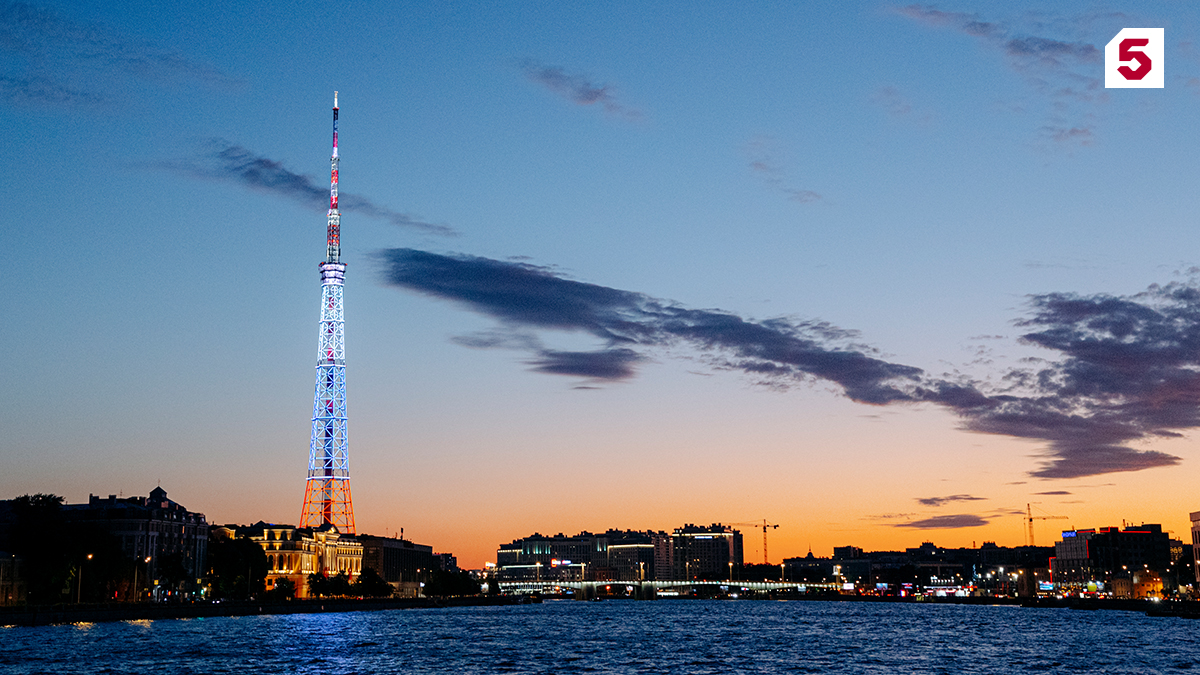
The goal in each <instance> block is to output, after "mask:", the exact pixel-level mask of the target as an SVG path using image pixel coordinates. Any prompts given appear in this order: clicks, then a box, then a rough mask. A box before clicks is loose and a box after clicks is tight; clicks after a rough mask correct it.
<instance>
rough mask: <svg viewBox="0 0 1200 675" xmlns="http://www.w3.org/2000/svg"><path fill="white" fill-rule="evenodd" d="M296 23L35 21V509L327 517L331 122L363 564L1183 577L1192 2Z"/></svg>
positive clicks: (25, 306) (502, 14)
mask: <svg viewBox="0 0 1200 675" xmlns="http://www.w3.org/2000/svg"><path fill="white" fill-rule="evenodd" d="M269 4H270V6H268V7H261V6H257V5H255V4H254V3H250V4H247V3H240V2H239V3H233V2H226V1H224V0H209V1H206V2H190V1H183V2H177V3H161V2H145V1H141V0H127V1H125V2H120V3H110V2H91V3H82V2H78V3H75V2H38V3H37V4H23V3H4V4H2V5H0V120H2V121H3V124H4V128H5V130H6V134H5V138H6V141H7V144H6V151H7V154H8V157H9V161H8V166H9V169H8V171H7V174H6V175H7V180H5V181H3V183H2V184H0V197H2V198H3V202H4V204H5V205H6V216H5V217H4V219H3V226H2V227H0V248H2V250H3V251H5V253H6V255H7V256H8V259H9V263H8V264H7V266H6V274H5V278H6V279H7V291H6V294H5V298H6V303H5V318H4V320H3V321H0V345H3V347H4V350H5V352H6V353H7V354H8V360H7V365H6V367H5V368H4V369H3V370H2V371H0V383H2V384H3V386H2V389H0V391H2V392H3V393H2V394H0V429H2V430H3V433H2V434H0V469H2V470H0V498H12V497H15V496H18V495H21V494H25V493H33V492H52V493H56V494H61V495H64V496H65V497H66V498H67V501H68V502H72V503H74V502H81V501H85V500H86V499H87V497H88V495H89V494H99V495H108V494H123V495H126V496H130V495H146V494H147V493H148V492H149V491H150V490H151V489H153V488H154V487H155V486H156V485H160V484H161V485H162V487H163V488H164V489H166V490H167V492H168V494H169V496H170V497H171V498H172V499H174V500H176V501H178V502H180V503H182V504H183V505H184V506H186V507H188V508H189V509H192V510H196V511H201V512H203V513H205V514H206V516H207V518H208V520H209V522H210V523H243V524H248V523H252V522H255V521H258V520H264V521H268V522H277V523H296V522H297V521H298V520H299V516H300V508H301V502H302V499H303V494H304V478H305V476H306V472H307V466H308V444H309V432H310V422H309V419H310V415H311V411H312V397H313V365H314V363H315V359H316V344H317V330H316V329H317V320H318V316H319V301H320V292H321V291H320V278H319V274H318V270H317V263H318V262H319V261H321V260H323V258H324V254H325V241H324V231H325V213H324V209H325V208H326V206H327V198H328V181H329V174H328V171H329V154H330V132H331V129H330V126H331V112H330V108H331V105H332V102H333V91H334V90H338V91H339V92H340V94H339V98H340V106H341V110H340V117H341V119H340V138H339V148H340V154H341V158H342V159H341V177H340V186H341V191H342V221H341V222H342V242H343V243H342V246H343V248H342V260H343V262H346V263H347V264H348V270H347V273H346V290H345V310H346V320H347V324H346V352H347V381H348V385H347V390H348V401H349V404H348V409H349V418H350V422H349V438H350V468H351V477H352V479H351V485H352V490H353V494H354V507H355V512H356V517H357V524H358V530H359V532H367V533H373V534H391V533H393V532H398V531H399V530H400V528H402V527H403V528H404V532H405V537H406V538H411V539H414V540H416V541H418V542H421V543H425V544H430V545H432V546H434V548H435V549H436V550H437V551H451V552H454V553H456V554H457V555H458V556H459V561H460V564H461V565H463V566H464V567H478V566H481V565H482V563H483V562H484V561H485V560H494V559H495V557H494V556H495V549H496V546H497V545H498V544H500V543H504V542H508V541H511V540H512V539H514V538H518V537H523V536H527V535H529V534H532V533H533V532H535V531H536V532H541V533H543V534H554V533H558V532H563V533H566V534H573V533H576V532H578V531H580V530H585V529H586V530H591V531H596V530H604V529H607V528H610V527H615V528H622V529H624V528H631V529H654V530H659V529H662V530H670V529H672V528H674V527H678V526H680V525H683V524H684V523H702V524H707V523H712V522H718V521H719V522H726V523H729V522H748V521H757V520H762V519H764V518H765V519H768V520H769V521H771V522H773V523H778V524H779V526H780V527H779V529H777V530H772V532H771V535H770V536H771V540H770V553H771V559H772V562H778V561H779V559H780V558H781V557H785V556H797V555H804V554H805V553H807V551H808V550H809V548H810V547H811V549H812V551H813V552H814V554H816V555H829V554H830V553H831V550H832V547H833V546H844V545H854V546H859V547H862V548H866V549H891V548H904V547H910V546H917V545H919V544H920V543H921V542H923V541H933V542H934V543H936V544H938V545H941V546H972V545H979V544H981V543H983V542H984V541H995V542H996V543H998V544H1000V545H1005V546H1015V545H1020V544H1022V543H1024V541H1025V535H1024V529H1023V518H1022V515H1021V514H1023V513H1024V511H1025V508H1026V504H1027V503H1032V504H1033V509H1034V511H1035V515H1040V516H1046V515H1055V516H1066V517H1067V518H1066V519H1064V520H1049V521H1038V523H1037V524H1036V537H1037V543H1038V544H1050V543H1052V542H1053V541H1055V540H1057V538H1058V537H1057V533H1058V532H1059V531H1060V530H1062V529H1067V528H1068V527H1078V528H1087V527H1097V526H1108V525H1120V524H1121V522H1122V521H1127V522H1132V523H1142V522H1152V523H1162V524H1163V526H1164V527H1165V528H1166V529H1168V530H1171V531H1173V532H1174V534H1175V536H1176V537H1180V538H1183V539H1185V540H1186V539H1190V537H1189V535H1188V534H1187V529H1188V527H1189V523H1188V512H1190V511H1196V510H1200V496H1198V495H1197V493H1196V490H1195V485H1196V482H1197V481H1196V479H1197V476H1198V472H1200V445H1198V443H1200V441H1198V440H1197V439H1198V432H1197V428H1200V269H1198V268H1200V228H1198V227H1197V225H1198V223H1197V221H1198V216H1197V214H1198V213H1200V189H1198V188H1197V185H1196V181H1197V178H1198V177H1200V125H1198V124H1197V120H1198V115H1197V110H1198V108H1200V6H1198V5H1193V4H1189V3H1178V2H1171V3H1167V2H1136V3H1135V2H1130V1H1125V2H1118V3H1111V4H1089V3H1072V4H1070V5H1059V4H1054V5H1051V4H1048V3H1024V2H1013V3H1003V4H997V3H988V2H947V3H939V4H921V5H907V4H903V3H900V4H892V3H886V2H864V3H859V4H854V3H846V2H779V3H738V2H677V3H675V2H661V3H594V4H590V5H588V4H584V3H558V2H545V3H535V2H527V3H517V2H488V3H476V2H463V3H452V2H402V3H394V2H367V1H360V0H354V1H352V2H317V1H305V0H300V1H297V2H289V3H269ZM1051 7H1053V8H1054V9H1050V8H1051ZM1063 7H1065V8H1066V9H1065V10H1063V9H1060V8H1063ZM1124 27H1162V28H1165V59H1164V63H1163V64H1160V66H1161V67H1163V68H1164V72H1165V86H1164V88H1162V89H1107V90H1106V89H1105V88H1104V75H1103V56H1104V45H1105V44H1106V43H1107V42H1108V41H1109V40H1110V39H1111V38H1112V37H1113V36H1115V35H1116V34H1117V32H1118V31H1120V30H1121V29H1122V28H1124ZM746 529H747V536H746V546H745V549H746V557H747V559H748V560H756V559H757V560H761V556H762V550H761V547H762V543H761V534H760V533H757V532H756V531H754V530H752V529H749V528H746Z"/></svg>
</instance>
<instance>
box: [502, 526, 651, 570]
mask: <svg viewBox="0 0 1200 675" xmlns="http://www.w3.org/2000/svg"><path fill="white" fill-rule="evenodd" d="M670 543H671V538H670V535H668V534H666V533H665V532H652V531H645V532H643V531H637V530H608V531H607V532H604V533H602V534H593V533H591V532H580V533H579V534H577V535H574V536H567V535H564V534H562V533H559V534H556V535H554V536H546V535H542V534H536V533H535V534H533V535H532V536H529V537H525V538H522V539H515V540H513V541H512V542H511V543H508V544H502V545H501V546H500V547H499V548H498V550H497V551H496V572H495V575H496V578H497V579H498V580H500V581H580V580H588V581H651V580H655V579H669V578H670V561H671V559H672V558H671V549H670ZM664 575H666V576H664Z"/></svg>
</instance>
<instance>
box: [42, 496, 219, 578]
mask: <svg viewBox="0 0 1200 675" xmlns="http://www.w3.org/2000/svg"><path fill="white" fill-rule="evenodd" d="M62 515H63V520H64V521H66V522H67V523H76V524H86V525H89V526H93V527H97V528H99V529H101V530H103V531H105V532H107V533H108V534H110V535H111V536H113V537H115V538H116V539H117V540H118V541H119V543H120V548H121V552H122V553H123V554H124V555H125V556H126V557H127V558H128V559H130V560H133V561H135V562H134V564H136V565H142V564H144V565H145V568H144V570H145V576H143V577H142V579H141V581H140V582H139V584H138V585H139V587H140V586H142V585H143V583H144V584H146V585H147V586H150V588H151V589H152V591H153V592H154V593H155V594H156V595H158V596H161V595H164V594H166V593H169V592H175V591H177V590H179V589H178V588H167V586H168V585H169V584H167V583H166V582H167V580H166V579H165V578H164V576H163V572H166V574H167V575H168V576H169V575H170V572H169V571H167V570H168V569H175V570H178V569H180V568H181V569H182V570H183V572H185V573H186V574H187V577H186V579H180V580H174V584H175V585H179V586H186V587H190V586H192V584H191V583H190V581H191V580H192V579H197V578H199V577H201V576H203V574H204V570H205V566H204V564H205V557H206V554H207V550H208V523H207V521H205V519H204V514H203V513H196V512H194V511H188V510H187V509H186V508H184V507H183V506H182V505H181V504H178V503H176V502H174V501H172V500H170V499H168V498H167V491H166V490H164V489H162V487H161V486H159V487H156V488H154V489H153V490H151V491H150V496H149V497H118V496H116V495H109V496H108V497H107V498H103V497H99V496H97V495H89V496H88V501H87V503H86V504H64V505H63V507H62ZM176 563H178V565H176ZM134 595H139V596H140V595H141V591H140V589H134Z"/></svg>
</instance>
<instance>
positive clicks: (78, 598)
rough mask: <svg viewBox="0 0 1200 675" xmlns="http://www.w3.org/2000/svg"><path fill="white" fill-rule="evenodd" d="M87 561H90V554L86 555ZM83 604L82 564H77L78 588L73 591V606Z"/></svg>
mask: <svg viewBox="0 0 1200 675" xmlns="http://www.w3.org/2000/svg"><path fill="white" fill-rule="evenodd" d="M87 559H88V560H91V559H92V554H91V553H89V554H87ZM81 602H83V563H80V564H79V586H78V587H77V588H76V589H75V604H77V605H78V604H79V603H81Z"/></svg>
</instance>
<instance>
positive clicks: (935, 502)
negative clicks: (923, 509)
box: [916, 495, 986, 506]
mask: <svg viewBox="0 0 1200 675" xmlns="http://www.w3.org/2000/svg"><path fill="white" fill-rule="evenodd" d="M985 499H986V498H985V497H973V496H971V495H949V496H947V497H917V498H916V500H917V502H918V503H919V504H921V505H923V506H942V505H945V504H949V503H950V502H978V501H984V500H985Z"/></svg>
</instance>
